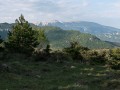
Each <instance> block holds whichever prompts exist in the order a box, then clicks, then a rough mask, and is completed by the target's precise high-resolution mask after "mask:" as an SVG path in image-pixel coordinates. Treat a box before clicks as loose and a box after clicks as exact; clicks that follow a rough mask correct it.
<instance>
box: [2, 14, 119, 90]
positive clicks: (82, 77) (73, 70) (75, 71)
mask: <svg viewBox="0 0 120 90" xmlns="http://www.w3.org/2000/svg"><path fill="white" fill-rule="evenodd" d="M9 28H11V30H9V31H8V30H5V31H0V34H1V37H0V81H1V82H0V89H1V90H89V89H90V90H101V89H104V90H119V89H120V48H119V47H118V46H115V44H113V43H110V42H105V41H101V40H100V39H99V38H97V37H96V36H93V35H91V34H84V33H81V32H79V31H73V30H69V31H66V30H62V29H61V28H59V27H53V26H45V27H36V26H34V25H31V24H30V23H29V22H28V21H26V20H25V18H24V16H23V15H21V16H20V17H19V19H16V20H15V24H13V26H12V27H11V26H9Z"/></svg>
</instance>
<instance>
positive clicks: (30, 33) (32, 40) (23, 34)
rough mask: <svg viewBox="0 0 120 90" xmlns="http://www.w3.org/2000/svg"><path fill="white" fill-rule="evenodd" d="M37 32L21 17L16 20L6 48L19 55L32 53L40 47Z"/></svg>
mask: <svg viewBox="0 0 120 90" xmlns="http://www.w3.org/2000/svg"><path fill="white" fill-rule="evenodd" d="M35 35H36V31H35V30H33V29H32V27H31V26H30V24H29V23H28V21H26V20H25V18H24V16H23V15H21V16H20V17H19V19H16V21H15V25H14V26H13V28H12V31H10V32H9V33H8V42H6V43H5V46H6V48H8V49H9V50H11V51H14V52H19V53H31V52H32V51H33V50H34V47H36V46H37V45H38V43H37V37H35Z"/></svg>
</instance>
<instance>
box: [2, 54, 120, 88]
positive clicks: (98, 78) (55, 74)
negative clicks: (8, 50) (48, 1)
mask: <svg viewBox="0 0 120 90" xmlns="http://www.w3.org/2000/svg"><path fill="white" fill-rule="evenodd" d="M9 57H11V56H9ZM9 57H6V58H9ZM28 60H29V61H28ZM0 63H1V64H6V65H8V69H2V70H0V90H120V71H119V70H118V71H114V70H110V69H108V68H106V67H105V66H91V65H82V64H80V63H79V62H73V61H69V62H67V61H65V62H63V63H57V62H50V61H46V62H35V61H32V58H29V59H27V60H26V59H25V58H24V57H23V56H19V57H18V58H15V57H12V58H11V59H10V58H9V59H8V60H7V61H6V60H4V61H1V62H0Z"/></svg>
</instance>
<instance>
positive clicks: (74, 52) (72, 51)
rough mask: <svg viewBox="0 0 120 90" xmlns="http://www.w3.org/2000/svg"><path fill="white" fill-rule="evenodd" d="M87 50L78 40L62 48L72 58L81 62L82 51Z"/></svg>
mask: <svg viewBox="0 0 120 90" xmlns="http://www.w3.org/2000/svg"><path fill="white" fill-rule="evenodd" d="M87 50H89V49H88V48H86V47H82V46H80V45H79V43H78V42H70V47H68V48H64V49H63V52H66V53H67V54H69V55H70V56H71V57H72V59H73V60H80V61H81V62H83V56H82V54H81V53H82V52H84V51H87Z"/></svg>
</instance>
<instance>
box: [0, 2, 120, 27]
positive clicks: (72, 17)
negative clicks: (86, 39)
mask: <svg viewBox="0 0 120 90" xmlns="http://www.w3.org/2000/svg"><path fill="white" fill-rule="evenodd" d="M21 14H23V15H24V17H25V19H26V20H28V21H29V22H31V23H39V22H49V21H53V20H58V21H64V22H70V21H90V22H97V23H99V24H102V25H107V26H113V27H116V28H120V0H0V23H4V22H8V23H13V22H14V21H15V19H17V18H18V17H19V16H20V15H21Z"/></svg>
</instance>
